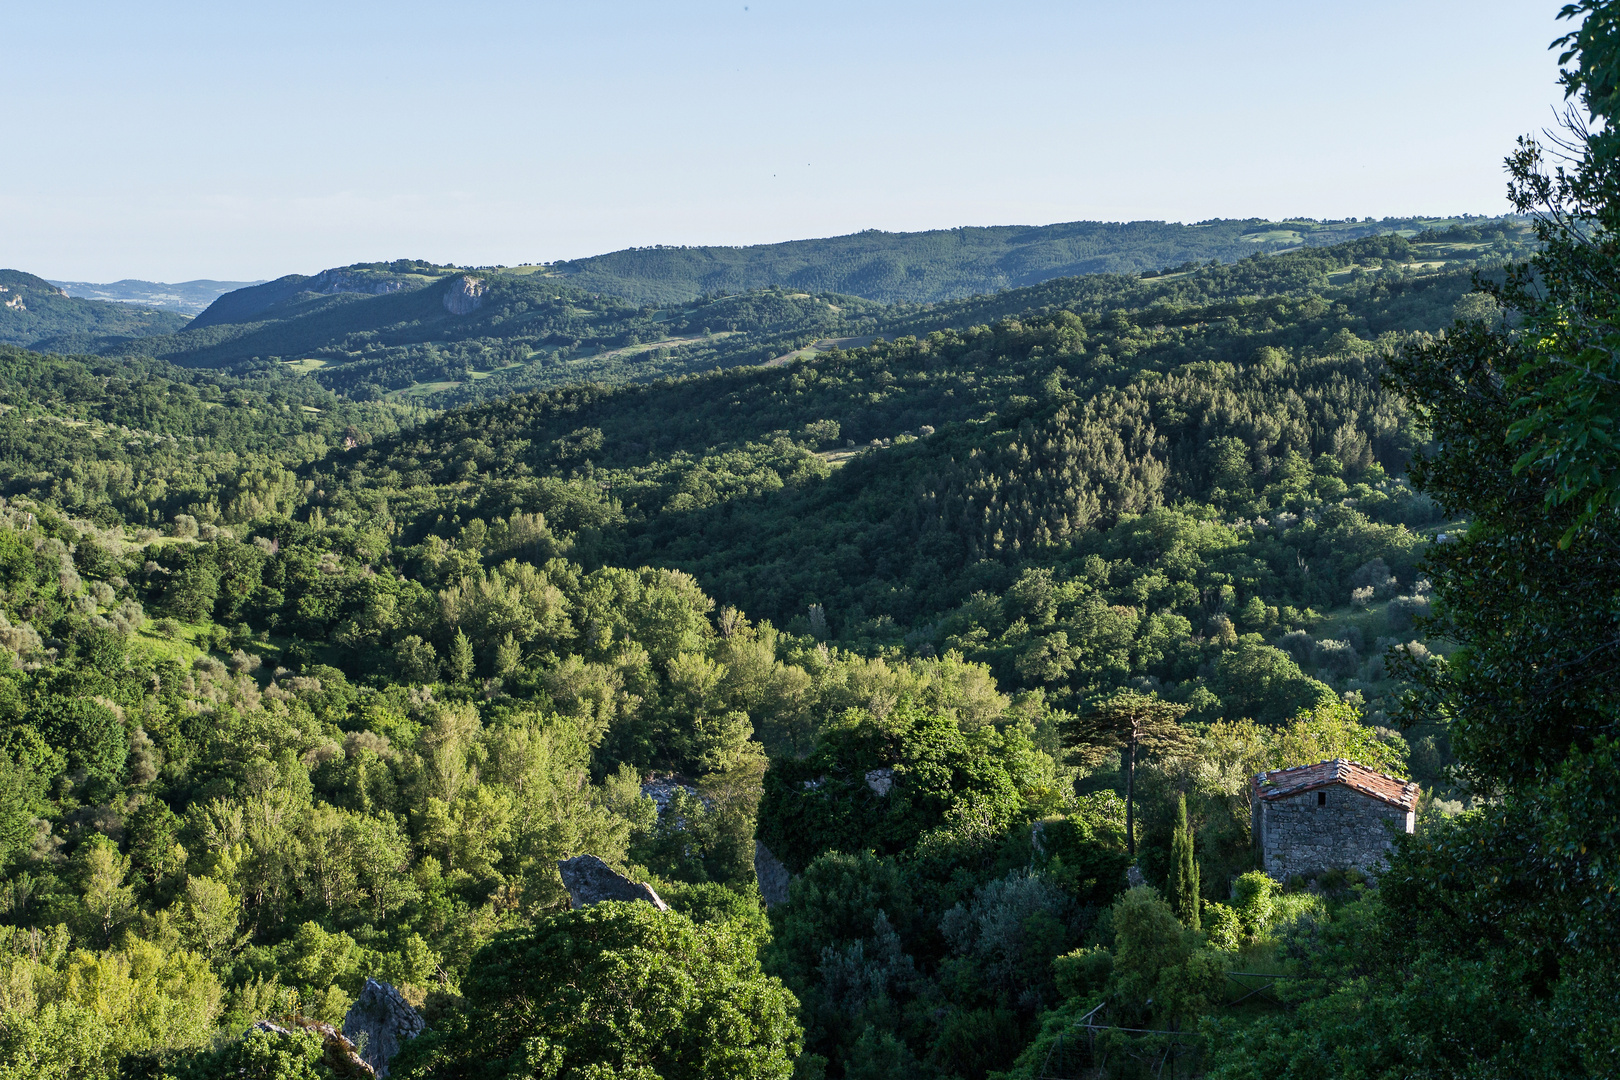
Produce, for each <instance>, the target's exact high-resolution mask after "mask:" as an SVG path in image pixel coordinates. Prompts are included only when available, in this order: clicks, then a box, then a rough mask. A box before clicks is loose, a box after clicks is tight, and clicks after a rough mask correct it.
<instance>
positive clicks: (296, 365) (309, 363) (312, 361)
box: [281, 356, 328, 375]
mask: <svg viewBox="0 0 1620 1080" xmlns="http://www.w3.org/2000/svg"><path fill="white" fill-rule="evenodd" d="M327 363H328V361H326V360H320V359H317V358H316V357H313V356H307V357H305V358H304V359H302V360H283V361H282V362H281V366H282V367H284V368H286V369H287V370H288V371H296V372H298V374H300V375H309V374H312V373H313V372H316V371H319V370H321V368H323V367H325V366H326V365H327Z"/></svg>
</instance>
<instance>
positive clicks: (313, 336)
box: [75, 221, 1529, 408]
mask: <svg viewBox="0 0 1620 1080" xmlns="http://www.w3.org/2000/svg"><path fill="white" fill-rule="evenodd" d="M1292 224H1300V225H1301V228H1302V229H1303V224H1301V223H1292ZM1372 227H1373V226H1372V225H1371V223H1368V224H1366V225H1365V226H1363V225H1362V224H1361V223H1357V224H1356V225H1355V226H1354V228H1355V229H1358V230H1360V229H1363V228H1366V229H1371V228H1372ZM1178 228H1179V227H1178ZM1346 228H1349V226H1346ZM1283 232H1286V233H1287V236H1286V238H1288V239H1293V240H1298V239H1299V238H1300V236H1301V235H1302V234H1301V232H1300V230H1297V229H1296V230H1281V229H1280V228H1277V229H1272V230H1270V231H1269V232H1267V233H1263V234H1262V233H1257V234H1253V235H1260V236H1262V237H1264V238H1265V242H1266V243H1269V242H1270V241H1271V240H1273V239H1277V238H1278V236H1280V235H1281V234H1282V233H1283ZM1237 235H1242V234H1237ZM1310 235H1311V236H1314V237H1316V238H1318V239H1320V238H1321V237H1323V236H1327V235H1332V233H1331V231H1330V230H1328V229H1327V228H1325V227H1324V228H1319V229H1317V230H1316V231H1315V232H1312V233H1310ZM1373 241H1378V243H1374V244H1373V245H1372V246H1371V247H1367V246H1365V245H1366V244H1368V243H1371V242H1373ZM1360 243H1363V245H1364V246H1363V247H1362V248H1355V249H1350V248H1344V247H1343V246H1342V245H1340V246H1339V247H1337V248H1333V249H1331V250H1336V251H1349V250H1355V251H1357V252H1360V254H1358V255H1357V256H1355V259H1358V260H1360V261H1355V260H1352V261H1351V262H1345V261H1344V260H1343V259H1341V258H1339V257H1338V256H1332V257H1329V258H1327V259H1325V260H1324V259H1311V258H1303V257H1294V256H1291V255H1288V254H1287V253H1280V254H1274V255H1269V256H1268V255H1263V254H1260V253H1258V252H1256V251H1255V250H1254V246H1255V245H1253V244H1250V245H1249V247H1248V248H1246V249H1242V250H1245V251H1247V254H1246V255H1245V257H1244V258H1242V259H1240V260H1238V261H1237V262H1236V263H1233V264H1230V265H1234V266H1237V267H1239V268H1246V269H1240V270H1239V271H1238V278H1237V280H1242V279H1244V278H1245V277H1246V276H1248V277H1252V276H1254V275H1255V274H1259V275H1261V276H1270V275H1274V274H1275V273H1286V274H1288V275H1291V276H1290V278H1289V283H1288V288H1290V289H1295V290H1302V289H1318V290H1322V289H1328V288H1331V287H1335V286H1338V285H1341V284H1345V283H1348V282H1350V281H1352V280H1360V279H1361V278H1365V277H1368V276H1373V277H1377V278H1379V279H1383V280H1393V279H1396V278H1406V277H1413V276H1418V277H1421V276H1423V275H1427V274H1433V273H1437V272H1442V271H1446V270H1449V271H1456V272H1464V276H1466V271H1467V270H1470V269H1473V268H1475V267H1479V266H1485V265H1493V264H1495V263H1498V262H1500V261H1501V260H1502V259H1503V258H1505V257H1509V256H1520V257H1522V256H1523V255H1524V254H1525V253H1527V251H1528V250H1529V249H1528V245H1527V236H1526V234H1525V232H1524V230H1523V228H1522V227H1521V226H1519V225H1517V224H1515V223H1512V222H1506V221H1492V222H1483V221H1480V222H1473V223H1467V224H1463V225H1454V226H1450V227H1447V228H1445V229H1427V230H1425V231H1423V232H1420V233H1416V234H1414V236H1413V237H1412V239H1411V240H1410V241H1408V240H1405V239H1403V238H1401V237H1400V236H1398V235H1395V234H1392V233H1390V232H1388V231H1386V232H1385V233H1383V234H1382V238H1381V239H1380V238H1379V237H1367V238H1364V239H1363V241H1360ZM1379 244H1382V245H1383V246H1378V245H1379ZM1324 250H1330V249H1327V248H1322V247H1318V246H1310V245H1303V246H1300V247H1299V248H1298V252H1299V254H1301V255H1303V254H1308V253H1309V252H1315V251H1324ZM1374 251H1376V252H1377V253H1376V254H1375V253H1373V252H1374ZM1133 258H1139V259H1144V258H1146V256H1145V255H1142V254H1140V253H1138V255H1136V256H1133ZM1273 259H1279V260H1280V261H1277V262H1275V263H1273V262H1272V261H1271V260H1273ZM1200 265H1203V264H1198V265H1194V264H1189V263H1182V264H1179V265H1177V266H1175V267H1173V268H1170V269H1167V270H1152V271H1145V272H1140V273H1129V274H1087V275H1081V276H1077V277H1063V278H1049V279H1047V280H1045V281H1042V282H1040V283H1038V284H1035V285H1029V286H1024V287H1022V288H1019V289H1011V290H1003V291H1001V292H997V293H991V294H986V295H975V296H970V297H967V298H964V299H958V300H948V301H938V302H935V303H930V304H918V303H911V302H909V301H896V302H893V303H879V302H877V301H873V300H869V299H863V298H861V297H858V296H849V295H844V294H840V293H827V292H823V293H811V292H805V291H796V290H794V289H792V288H790V287H787V286H781V285H772V286H770V287H766V288H758V289H753V290H750V291H746V292H742V293H736V294H731V295H725V294H719V293H709V294H707V295H704V296H701V297H698V298H697V299H694V300H689V301H682V302H678V303H676V302H672V303H666V304H637V303H635V302H632V301H631V300H628V299H625V298H623V297H619V296H614V295H611V294H609V293H606V292H587V291H585V290H583V289H582V288H581V287H580V283H581V282H582V281H588V280H589V279H588V278H585V277H581V276H579V275H573V276H569V275H562V276H559V275H557V274H555V273H550V272H546V271H544V270H542V269H541V268H535V267H517V268H495V269H475V270H467V269H463V268H458V267H451V266H442V265H436V264H432V263H424V262H419V261H414V260H398V261H395V262H388V263H360V264H355V265H352V266H348V267H342V268H336V269H332V270H327V271H323V272H322V273H320V274H316V275H313V276H303V275H289V276H287V277H283V278H279V279H277V280H275V281H271V282H267V283H264V284H262V285H257V286H253V287H250V288H246V289H240V290H237V291H235V292H231V293H227V294H225V295H224V296H221V297H220V298H219V299H218V300H216V301H215V302H214V303H213V304H211V305H210V306H209V308H208V309H207V310H205V311H204V312H203V313H202V314H201V315H199V316H198V317H197V318H196V319H194V320H192V321H191V322H190V323H189V324H187V325H186V326H185V327H184V328H183V329H181V330H178V331H177V332H172V333H167V334H158V335H154V336H149V337H143V338H140V339H131V338H128V337H117V338H113V337H109V338H106V339H104V340H102V341H88V342H87V343H86V344H83V345H77V346H75V347H76V348H78V349H80V350H81V351H96V352H101V353H104V354H108V355H137V356H149V357H161V358H165V359H168V360H170V361H173V362H174V363H177V364H180V365H182V366H186V367H199V368H216V369H227V370H238V371H247V370H268V369H271V368H274V369H277V370H288V371H295V372H301V373H305V374H308V375H310V376H312V377H313V378H315V379H316V380H318V381H319V382H320V383H321V384H322V385H323V386H325V387H327V388H329V389H331V390H333V391H336V392H339V393H342V394H344V395H346V396H348V397H350V398H352V399H354V400H389V399H392V400H399V399H404V400H406V401H409V402H413V403H417V404H425V405H430V406H433V407H438V408H444V407H449V406H453V405H458V404H462V403H467V402H473V401H481V400H490V399H494V398H500V397H504V396H507V395H510V394H513V393H519V392H524V391H529V390H536V389H541V388H546V387H553V386H564V385H568V384H570V383H580V382H588V381H590V382H604V383H625V382H646V381H650V380H656V379H661V378H670V377H676V376H681V375H688V374H692V373H694V372H700V371H709V370H712V369H714V368H732V367H739V366H749V365H756V364H765V363H787V362H789V361H791V360H792V359H795V358H800V357H807V356H814V355H817V354H818V353H821V352H825V351H827V350H829V349H831V348H835V347H842V348H849V347H853V346H856V345H864V344H867V343H869V342H870V341H872V340H873V339H874V338H877V337H884V338H889V339H892V338H894V337H897V336H903V335H906V334H927V333H930V332H932V331H934V330H937V329H942V328H946V327H953V326H954V327H965V326H971V325H974V324H977V323H991V322H994V321H996V320H998V319H1001V318H1005V317H1008V316H1011V315H1016V314H1018V313H1020V312H1024V311H1028V310H1041V309H1044V308H1051V307H1068V308H1075V307H1076V305H1079V306H1080V307H1085V308H1086V309H1088V310H1093V311H1097V312H1105V311H1107V310H1109V309H1110V308H1112V307H1132V306H1136V305H1143V306H1146V305H1148V304H1150V303H1152V302H1153V298H1155V297H1170V296H1176V295H1180V294H1181V293H1182V292H1184V291H1185V289H1186V288H1187V286H1186V285H1185V284H1184V283H1185V282H1187V281H1189V280H1203V278H1199V277H1197V275H1195V274H1194V271H1195V270H1197V269H1198V268H1199V266H1200ZM1206 268H1207V267H1206ZM1256 287H1257V288H1258V287H1259V286H1256ZM1266 287H1267V288H1273V289H1274V288H1276V287H1277V286H1276V285H1275V284H1273V285H1268V286H1266Z"/></svg>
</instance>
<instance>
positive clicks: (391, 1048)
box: [343, 979, 425, 1076]
mask: <svg viewBox="0 0 1620 1080" xmlns="http://www.w3.org/2000/svg"><path fill="white" fill-rule="evenodd" d="M424 1026H425V1025H424V1024H423V1022H422V1016H421V1014H420V1013H418V1012H417V1011H416V1010H415V1009H413V1008H411V1005H410V1002H408V1001H406V1000H405V999H404V998H403V997H401V996H400V993H399V991H398V990H395V989H394V988H393V987H392V986H390V985H388V984H387V983H385V982H378V981H377V980H376V979H367V980H366V985H365V987H364V988H363V989H362V990H361V991H360V996H359V997H358V998H356V999H355V1002H354V1004H353V1005H351V1006H349V1012H348V1015H347V1016H345V1017H344V1018H343V1037H344V1038H346V1039H348V1040H349V1042H351V1043H353V1044H354V1045H355V1046H357V1047H359V1048H360V1056H361V1057H362V1058H364V1059H365V1062H366V1064H367V1065H369V1066H371V1071H372V1072H374V1073H376V1074H377V1075H378V1076H387V1075H388V1063H389V1062H390V1061H392V1060H394V1055H395V1054H397V1053H399V1048H400V1045H401V1044H403V1043H404V1042H405V1041H406V1040H407V1039H414V1038H416V1037H417V1036H418V1035H420V1034H421V1033H422V1028H423V1027H424Z"/></svg>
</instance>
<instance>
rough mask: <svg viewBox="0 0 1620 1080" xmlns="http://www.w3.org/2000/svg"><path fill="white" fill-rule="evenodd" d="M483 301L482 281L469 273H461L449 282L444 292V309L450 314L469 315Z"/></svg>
mask: <svg viewBox="0 0 1620 1080" xmlns="http://www.w3.org/2000/svg"><path fill="white" fill-rule="evenodd" d="M483 302H484V282H483V279H482V278H475V277H473V276H472V275H470V274H462V275H461V276H460V277H458V278H456V279H455V280H454V281H452V282H451V283H450V288H448V289H446V290H445V293H444V310H446V311H448V312H449V313H450V314H452V315H470V314H471V313H473V312H475V311H477V310H478V308H479V306H480V305H481V304H483Z"/></svg>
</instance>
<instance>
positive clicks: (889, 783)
mask: <svg viewBox="0 0 1620 1080" xmlns="http://www.w3.org/2000/svg"><path fill="white" fill-rule="evenodd" d="M866 786H867V787H869V788H871V789H872V794H874V795H887V794H888V793H889V789H890V788H892V787H894V770H893V769H891V768H882V769H873V770H872V771H871V772H869V773H867V774H866Z"/></svg>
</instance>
